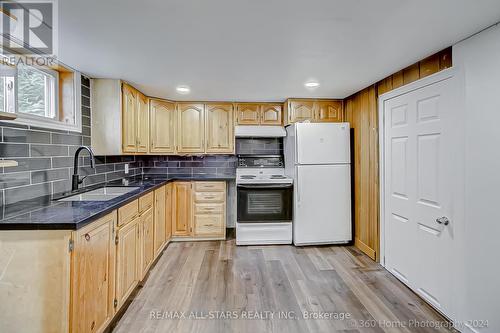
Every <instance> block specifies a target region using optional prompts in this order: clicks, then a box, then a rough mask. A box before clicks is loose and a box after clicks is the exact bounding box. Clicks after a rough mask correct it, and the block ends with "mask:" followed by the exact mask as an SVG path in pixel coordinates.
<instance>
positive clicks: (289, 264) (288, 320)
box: [113, 239, 452, 333]
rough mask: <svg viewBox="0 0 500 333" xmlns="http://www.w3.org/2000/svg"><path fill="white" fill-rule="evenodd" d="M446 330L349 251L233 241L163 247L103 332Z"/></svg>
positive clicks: (409, 296)
mask: <svg viewBox="0 0 500 333" xmlns="http://www.w3.org/2000/svg"><path fill="white" fill-rule="evenodd" d="M305 314H307V316H323V317H325V316H330V318H323V319H308V318H307V316H306V315H305ZM412 323H415V324H416V323H418V324H419V325H420V326H424V325H426V326H429V325H433V326H434V327H415V324H412ZM446 323H447V322H446V321H445V319H444V318H443V317H441V316H440V315H439V314H438V313H437V312H436V311H434V310H433V309H432V308H431V307H430V306H429V305H427V304H426V303H425V302H424V301H423V300H421V299H420V298H419V297H418V296H416V295H415V294H414V293H413V292H411V291H410V290H409V289H408V288H407V287H406V286H404V285H403V284H402V283H401V282H399V281H398V280H397V279H396V278H394V277H393V276H392V275H391V274H389V273H388V272H387V271H386V270H384V269H383V268H382V267H381V266H380V265H379V264H377V263H375V262H373V261H372V260H371V259H369V258H368V257H367V256H365V255H364V254H362V253H361V252H359V251H358V250H357V249H356V248H354V247H350V246H347V247H345V246H320V247H304V248H296V247H293V246H242V247H239V246H238V247H237V246H236V245H235V241H234V239H233V240H227V241H214V242H186V243H171V244H170V245H169V246H168V248H167V249H166V250H165V251H164V252H163V255H162V256H161V258H159V260H158V262H157V264H156V266H155V267H154V268H153V269H152V270H151V273H150V276H149V278H148V279H147V281H146V283H145V285H144V286H143V288H142V289H141V290H140V291H139V292H138V293H137V295H136V296H135V298H134V300H133V302H132V303H131V304H130V306H129V307H128V309H127V311H126V312H125V313H124V315H123V316H122V318H121V319H120V320H119V322H118V323H117V325H116V327H115V328H114V330H113V332H120V333H122V332H134V333H135V332H214V333H219V332H238V333H240V332H241V333H243V332H249V333H258V332H300V333H302V332H351V333H355V332H450V331H452V330H448V329H446V328H443V327H439V328H435V325H436V324H437V325H443V324H445V325H446Z"/></svg>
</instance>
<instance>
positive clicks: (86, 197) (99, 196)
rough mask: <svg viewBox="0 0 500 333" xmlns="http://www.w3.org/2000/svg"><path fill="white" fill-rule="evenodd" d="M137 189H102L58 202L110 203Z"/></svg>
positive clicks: (131, 187) (118, 187) (135, 187)
mask: <svg viewBox="0 0 500 333" xmlns="http://www.w3.org/2000/svg"><path fill="white" fill-rule="evenodd" d="M137 189H139V187H137V186H130V187H127V186H116V187H111V186H110V187H102V188H98V189H95V190H92V191H88V192H83V193H80V194H75V195H72V196H69V197H65V198H62V199H59V200H57V201H108V200H111V199H114V198H118V197H119V196H121V195H124V194H127V193H129V192H132V191H135V190H137Z"/></svg>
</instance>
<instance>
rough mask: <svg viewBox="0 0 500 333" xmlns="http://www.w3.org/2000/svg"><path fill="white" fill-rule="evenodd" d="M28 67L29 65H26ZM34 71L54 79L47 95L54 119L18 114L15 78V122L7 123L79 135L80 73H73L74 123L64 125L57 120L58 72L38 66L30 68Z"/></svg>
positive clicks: (59, 98)
mask: <svg viewBox="0 0 500 333" xmlns="http://www.w3.org/2000/svg"><path fill="white" fill-rule="evenodd" d="M26 66H29V65H26ZM32 67H33V68H34V69H36V70H38V71H41V72H43V73H44V74H48V75H50V76H52V77H53V79H54V84H53V86H54V88H53V92H51V93H50V94H49V95H50V96H49V107H50V108H52V111H51V112H53V113H54V118H49V117H44V116H37V115H32V114H27V113H21V112H19V103H18V92H19V89H18V79H17V77H16V79H15V101H14V104H15V106H14V110H15V112H13V113H14V114H15V115H16V117H17V118H16V119H15V120H10V121H8V122H12V123H16V124H22V125H28V126H35V127H40V128H44V129H48V130H51V129H52V130H63V131H70V132H77V133H81V132H82V108H81V89H82V88H81V73H80V72H77V71H73V72H72V73H73V100H72V107H73V111H74V117H75V122H74V124H68V123H65V122H63V121H61V120H59V115H60V112H61V110H60V107H59V105H60V102H61V98H62V96H60V93H61V89H60V87H59V85H60V79H59V72H58V71H57V70H55V69H51V68H46V67H39V66H32Z"/></svg>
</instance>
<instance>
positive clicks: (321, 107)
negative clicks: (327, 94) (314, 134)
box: [315, 101, 343, 122]
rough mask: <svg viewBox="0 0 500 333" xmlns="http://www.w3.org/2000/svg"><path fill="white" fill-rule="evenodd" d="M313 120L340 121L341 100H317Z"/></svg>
mask: <svg viewBox="0 0 500 333" xmlns="http://www.w3.org/2000/svg"><path fill="white" fill-rule="evenodd" d="M316 105H317V106H316V117H315V121H318V122H342V119H343V117H342V101H318V102H317V104H316Z"/></svg>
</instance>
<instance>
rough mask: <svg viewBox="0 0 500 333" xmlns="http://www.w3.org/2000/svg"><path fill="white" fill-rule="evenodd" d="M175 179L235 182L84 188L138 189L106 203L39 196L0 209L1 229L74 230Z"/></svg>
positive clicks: (144, 181) (148, 180) (164, 179)
mask: <svg viewBox="0 0 500 333" xmlns="http://www.w3.org/2000/svg"><path fill="white" fill-rule="evenodd" d="M174 180H207V181H210V180H222V181H230V180H234V177H218V176H214V177H207V176H203V175H200V176H190V177H168V176H164V175H154V176H151V175H148V176H144V177H142V176H137V177H131V178H127V179H121V180H116V181H112V182H109V183H105V184H99V185H96V186H91V187H87V188H85V189H83V190H82V192H83V191H87V190H91V189H95V188H100V187H102V186H137V187H139V189H137V190H134V191H132V192H129V193H127V194H124V195H122V196H119V197H117V198H114V199H112V200H108V201H86V202H83V201H66V202H63V201H55V200H54V199H57V198H58V197H61V196H65V195H64V194H62V195H61V194H59V195H56V196H55V197H52V196H45V197H40V198H36V199H32V200H27V201H21V202H18V203H15V204H11V205H7V206H4V207H0V209H1V210H2V215H1V216H0V217H1V219H0V230H77V229H80V228H81V227H83V226H85V225H87V224H89V223H90V222H93V221H95V220H96V219H98V218H99V217H102V216H104V215H106V214H107V213H109V212H111V211H113V210H115V209H117V208H119V207H121V206H123V205H125V204H127V203H128V202H130V201H132V200H135V199H137V198H138V197H140V196H142V195H144V194H146V193H148V192H150V191H153V190H155V189H156V188H158V187H161V186H162V185H164V184H166V183H168V182H170V181H174Z"/></svg>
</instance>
